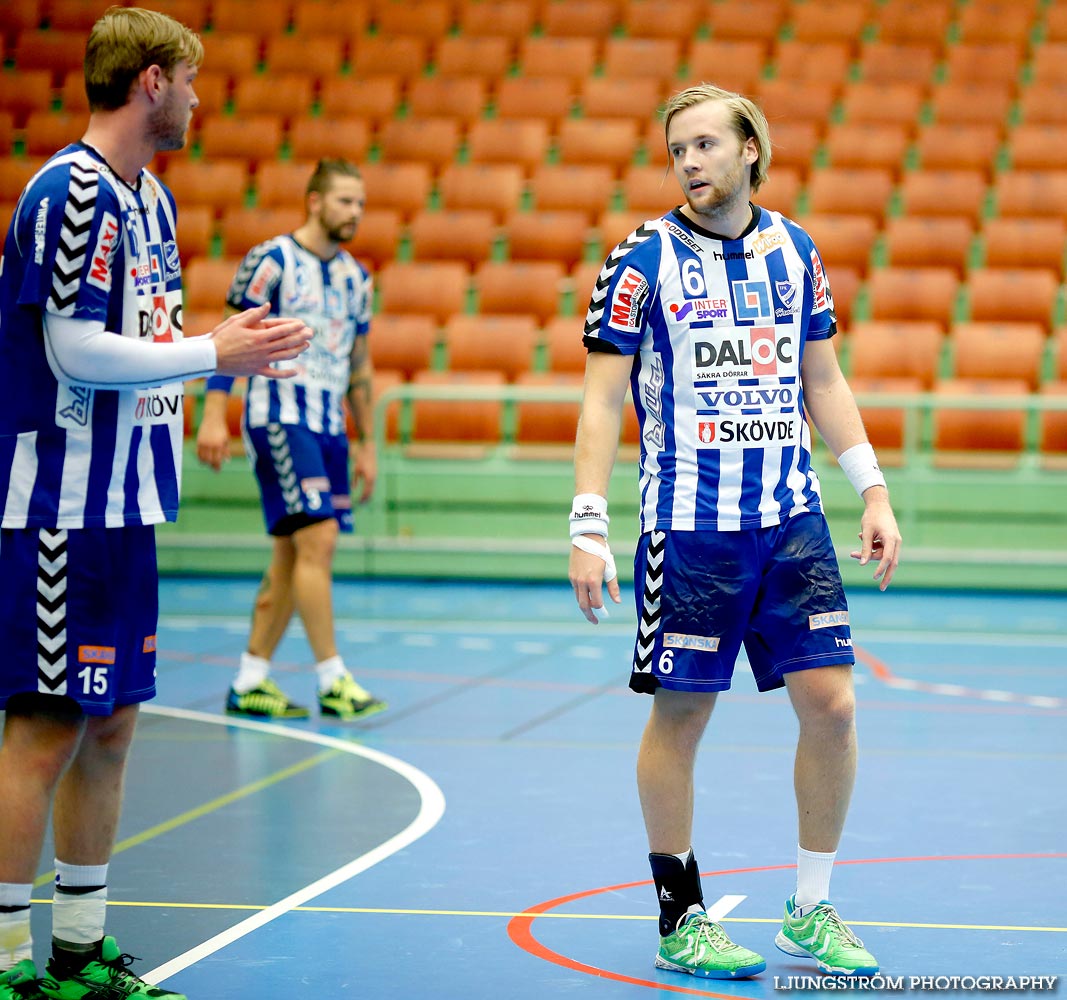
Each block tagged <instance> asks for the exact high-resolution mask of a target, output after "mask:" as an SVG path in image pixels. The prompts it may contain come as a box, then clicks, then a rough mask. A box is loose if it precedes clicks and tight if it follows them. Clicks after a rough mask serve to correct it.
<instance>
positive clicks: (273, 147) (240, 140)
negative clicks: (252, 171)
mask: <svg viewBox="0 0 1067 1000" xmlns="http://www.w3.org/2000/svg"><path fill="white" fill-rule="evenodd" d="M198 142H199V144H200V151H201V153H203V155H204V157H205V158H207V159H209V160H213V159H216V158H218V157H234V158H237V159H244V160H247V161H248V162H249V163H256V162H258V161H260V160H272V159H274V158H275V157H276V156H277V155H278V150H279V149H280V148H281V145H282V120H281V118H280V117H278V116H277V115H266V114H258V115H242V116H239V117H237V116H230V115H207V116H205V118H204V120H203V122H202V123H201V125H200V131H199V133H198Z"/></svg>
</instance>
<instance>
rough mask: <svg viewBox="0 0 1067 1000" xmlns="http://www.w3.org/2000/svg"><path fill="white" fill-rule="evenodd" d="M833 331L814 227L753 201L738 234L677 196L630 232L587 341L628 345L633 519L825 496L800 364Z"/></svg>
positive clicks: (726, 512) (757, 510) (670, 525)
mask: <svg viewBox="0 0 1067 1000" xmlns="http://www.w3.org/2000/svg"><path fill="white" fill-rule="evenodd" d="M835 332H836V318H835V316H834V307H833V300H832V298H831V296H830V289H829V285H828V284H827V281H826V275H825V273H824V271H823V266H822V261H821V259H820V257H819V254H818V251H817V250H816V249H815V246H814V244H813V243H812V241H811V238H810V237H809V236H808V235H807V233H805V232H804V230H802V229H801V228H800V227H799V226H797V225H796V224H795V223H794V222H791V221H790V220H788V219H786V218H784V217H783V216H782V215H781V214H779V213H777V212H768V211H766V210H765V209H761V208H757V207H754V208H753V220H752V223H751V224H750V226H749V227H748V229H747V230H746V231H745V233H744V234H743V235H742V236H741V237H740V238H738V239H735V240H727V239H722V238H721V237H718V236H715V235H714V234H712V233H709V232H706V231H704V230H702V229H700V228H699V227H697V226H696V225H695V224H693V223H692V222H690V221H689V220H688V219H686V218H685V216H683V215H682V214H681V213H680V212H679V211H677V210H675V211H673V212H671V213H669V214H667V215H665V216H663V217H662V218H659V219H653V220H650V221H649V222H646V223H644V224H643V225H641V226H640V227H639V228H638V229H637V230H635V231H634V232H633V233H631V234H630V235H629V236H628V237H627V238H626V239H625V240H623V242H622V243H620V244H619V245H618V246H617V247H616V248H615V250H614V251H612V253H611V254H610V255H609V256H608V259H607V261H606V263H605V265H604V267H603V269H602V270H601V272H600V275H599V276H598V278H597V282H596V287H595V288H594V291H593V295H592V298H591V300H590V304H589V311H588V313H587V315H586V323H585V344H586V346H587V347H588V348H589V350H591V351H608V352H612V353H619V354H626V355H633V356H634V365H633V373H632V375H631V380H630V382H631V390H632V393H633V398H634V406H635V408H636V410H637V417H638V421H639V424H640V428H641V461H640V466H641V530H642V532H647V531H652V530H653V529H659V530H666V529H673V530H679V531H692V530H716V531H735V530H739V529H743V528H758V527H770V526H772V525H775V524H779V523H781V522H782V521H784V520H785V519H786V518H788V517H791V516H793V515H795V514H800V513H803V512H805V511H814V510H819V509H821V505H820V494H819V480H818V477H817V476H816V474H815V472H814V470H813V469H812V468H811V432H810V430H809V428H808V424H807V421H806V419H805V417H804V400H803V391H802V388H801V382H800V365H801V360H802V358H803V355H804V345H805V343H806V341H808V340H820V339H825V338H827V337H831V336H833V335H834V333H835Z"/></svg>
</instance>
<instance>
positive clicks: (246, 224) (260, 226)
mask: <svg viewBox="0 0 1067 1000" xmlns="http://www.w3.org/2000/svg"><path fill="white" fill-rule="evenodd" d="M306 218H307V215H306V213H305V212H304V211H303V209H300V208H243V207H239V206H238V207H233V208H227V209H225V210H224V211H223V213H222V221H221V223H220V225H219V230H220V232H221V233H222V247H223V253H225V254H227V255H229V256H231V257H239V256H242V255H244V254H246V253H248V251H249V250H251V249H252V247H254V246H256V245H257V244H259V243H263V242H264V241H266V240H269V239H273V238H274V237H275V236H279V235H281V234H282V233H291V232H292V231H293V230H294V229H296V228H297V227H298V226H300V225H301V224H302V223H303V222H304V220H305V219H306Z"/></svg>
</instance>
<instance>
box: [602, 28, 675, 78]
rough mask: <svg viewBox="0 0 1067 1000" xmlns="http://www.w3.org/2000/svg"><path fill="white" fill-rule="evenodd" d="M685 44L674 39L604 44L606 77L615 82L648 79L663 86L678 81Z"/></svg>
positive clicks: (621, 39) (626, 39)
mask: <svg viewBox="0 0 1067 1000" xmlns="http://www.w3.org/2000/svg"><path fill="white" fill-rule="evenodd" d="M681 59H682V43H681V40H680V38H679V37H675V38H609V39H607V41H605V42H604V58H603V70H604V75H605V76H607V77H610V78H612V79H616V80H619V79H627V78H629V77H634V76H636V77H649V78H651V79H653V80H655V81H656V82H657V83H658V84H659V85H660V86H664V85H667V86H670V85H673V84H674V82H675V80H676V79H677V78H678V67H679V64H680V62H681Z"/></svg>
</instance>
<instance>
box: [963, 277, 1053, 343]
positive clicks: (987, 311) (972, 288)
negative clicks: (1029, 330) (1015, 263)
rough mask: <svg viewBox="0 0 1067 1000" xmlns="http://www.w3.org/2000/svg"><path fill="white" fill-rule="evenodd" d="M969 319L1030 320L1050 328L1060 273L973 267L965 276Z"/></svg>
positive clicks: (1047, 328) (1047, 329) (1046, 328)
mask: <svg viewBox="0 0 1067 1000" xmlns="http://www.w3.org/2000/svg"><path fill="white" fill-rule="evenodd" d="M966 288H967V298H968V302H969V303H970V318H971V319H972V320H975V321H982V320H986V321H990V322H993V321H999V322H1006V323H1007V322H1025V321H1029V322H1033V323H1040V324H1041V326H1042V327H1043V328H1044V329H1045V330H1046V331H1049V330H1051V326H1052V308H1053V306H1054V304H1055V302H1056V293H1057V291H1058V289H1059V276H1058V273H1057V272H1056V271H1053V270H1052V269H1051V268H997V267H979V268H975V269H974V270H972V271H971V272H970V274H969V275H968V276H967V282H966Z"/></svg>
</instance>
